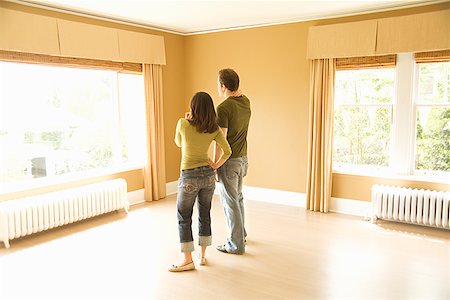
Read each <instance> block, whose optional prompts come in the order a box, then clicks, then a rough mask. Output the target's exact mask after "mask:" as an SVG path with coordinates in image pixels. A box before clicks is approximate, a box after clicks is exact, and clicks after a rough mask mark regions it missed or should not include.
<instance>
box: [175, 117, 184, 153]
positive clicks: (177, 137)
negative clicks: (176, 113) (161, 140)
mask: <svg viewBox="0 0 450 300" xmlns="http://www.w3.org/2000/svg"><path fill="white" fill-rule="evenodd" d="M181 120H182V119H179V120H178V123H177V129H176V130H175V144H177V146H178V147H181V133H180V131H181Z"/></svg>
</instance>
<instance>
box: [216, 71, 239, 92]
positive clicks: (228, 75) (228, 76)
mask: <svg viewBox="0 0 450 300" xmlns="http://www.w3.org/2000/svg"><path fill="white" fill-rule="evenodd" d="M219 82H220V84H223V85H224V86H225V87H226V88H227V89H229V90H230V91H231V92H234V91H237V89H238V88H239V76H238V74H237V73H236V72H235V71H234V70H233V69H222V70H220V71H219Z"/></svg>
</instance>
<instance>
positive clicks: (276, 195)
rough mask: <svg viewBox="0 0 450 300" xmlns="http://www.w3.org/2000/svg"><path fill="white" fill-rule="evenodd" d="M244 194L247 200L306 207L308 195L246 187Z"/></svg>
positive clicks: (243, 189)
mask: <svg viewBox="0 0 450 300" xmlns="http://www.w3.org/2000/svg"><path fill="white" fill-rule="evenodd" d="M242 192H243V194H244V196H245V199H248V200H254V201H262V202H268V203H275V204H282V205H290V206H298V207H306V195H305V194H304V193H294V192H287V191H281V190H273V189H265V188H259V187H254V186H244V187H243V188H242Z"/></svg>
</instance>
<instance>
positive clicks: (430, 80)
mask: <svg viewBox="0 0 450 300" xmlns="http://www.w3.org/2000/svg"><path fill="white" fill-rule="evenodd" d="M418 67H419V94H418V99H417V100H418V103H450V92H449V91H450V62H441V63H428V64H418Z"/></svg>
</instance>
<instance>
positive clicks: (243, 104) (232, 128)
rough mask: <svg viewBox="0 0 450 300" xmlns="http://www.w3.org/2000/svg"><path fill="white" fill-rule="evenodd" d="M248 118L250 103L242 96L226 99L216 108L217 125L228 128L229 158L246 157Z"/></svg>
mask: <svg viewBox="0 0 450 300" xmlns="http://www.w3.org/2000/svg"><path fill="white" fill-rule="evenodd" d="M250 116H251V110H250V101H249V100H248V98H247V97H246V96H244V95H242V96H240V97H228V98H227V99H226V100H225V101H223V102H222V103H220V104H219V106H218V107H217V123H218V124H219V126H220V127H222V128H228V131H227V141H228V143H229V144H230V146H231V151H232V153H231V158H236V157H241V156H245V155H247V133H248V125H249V123H250Z"/></svg>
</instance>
